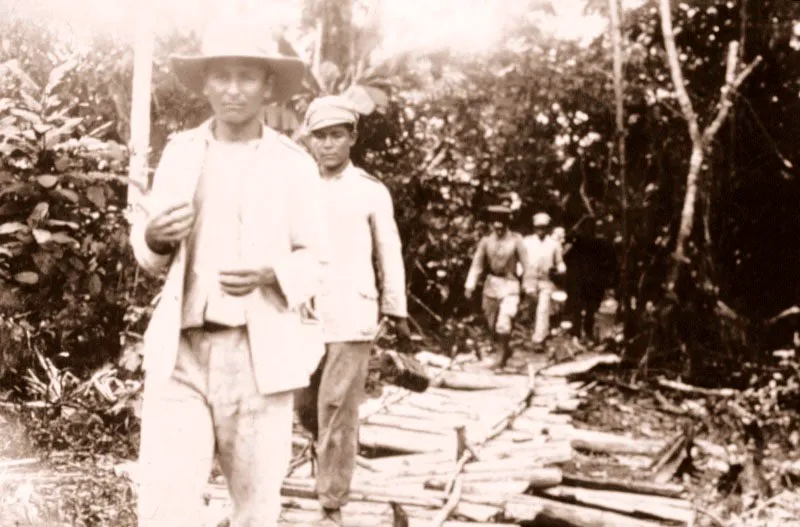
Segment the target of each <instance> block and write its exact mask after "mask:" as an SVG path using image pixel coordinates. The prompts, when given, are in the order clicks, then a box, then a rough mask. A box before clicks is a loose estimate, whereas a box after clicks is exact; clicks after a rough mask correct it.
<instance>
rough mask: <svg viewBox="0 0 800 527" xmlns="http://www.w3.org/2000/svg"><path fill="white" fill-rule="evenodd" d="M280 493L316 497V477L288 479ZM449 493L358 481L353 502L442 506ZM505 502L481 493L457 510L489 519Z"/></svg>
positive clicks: (353, 494)
mask: <svg viewBox="0 0 800 527" xmlns="http://www.w3.org/2000/svg"><path fill="white" fill-rule="evenodd" d="M281 495H282V496H287V497H295V498H306V499H315V498H316V496H317V493H316V491H315V483H314V480H313V479H299V478H287V479H286V480H285V481H284V483H283V487H282V488H281ZM445 499H446V495H445V494H444V493H442V492H437V491H430V490H426V489H424V488H421V487H420V486H417V487H416V488H414V489H402V488H395V487H394V486H393V487H392V488H386V487H382V486H379V485H365V484H362V483H357V484H354V485H352V486H351V488H350V500H351V501H352V502H355V501H362V502H373V503H387V504H388V503H389V502H395V503H398V504H400V505H402V506H404V507H406V506H409V507H426V508H435V509H439V508H440V507H442V506H443V505H444V504H445ZM501 505H502V504H500V503H492V502H489V500H486V499H481V498H480V497H478V496H473V497H467V496H465V497H464V499H463V500H462V501H461V502H459V504H458V506H457V507H456V511H455V513H456V514H458V515H460V516H464V517H466V518H469V519H471V520H475V521H480V522H486V521H489V520H490V519H491V518H494V517H495V516H497V515H498V514H499V513H500V512H501V511H502V506H501Z"/></svg>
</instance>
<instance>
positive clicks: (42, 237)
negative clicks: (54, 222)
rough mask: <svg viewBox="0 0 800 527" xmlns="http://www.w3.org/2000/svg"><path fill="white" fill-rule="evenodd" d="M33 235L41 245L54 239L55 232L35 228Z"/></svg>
mask: <svg viewBox="0 0 800 527" xmlns="http://www.w3.org/2000/svg"><path fill="white" fill-rule="evenodd" d="M33 237H34V239H35V240H36V243H38V244H39V245H45V244H46V243H48V242H49V241H50V240H51V239H52V237H53V234H52V233H51V232H50V231H47V230H45V229H33Z"/></svg>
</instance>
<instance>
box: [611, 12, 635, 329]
mask: <svg viewBox="0 0 800 527" xmlns="http://www.w3.org/2000/svg"><path fill="white" fill-rule="evenodd" d="M608 6H609V13H610V15H611V44H612V48H613V60H614V98H615V100H616V124H617V165H618V168H619V186H620V198H621V206H622V258H621V259H620V284H619V285H620V295H619V296H620V303H619V305H620V307H621V308H622V316H623V317H624V320H625V336H626V337H630V330H631V324H630V320H631V316H630V298H629V296H630V295H629V293H628V289H629V288H628V278H629V277H628V258H629V253H630V233H629V227H628V215H629V214H628V181H627V152H626V150H625V147H626V141H627V135H628V134H627V128H626V126H625V77H624V71H623V67H624V57H623V53H622V2H621V1H620V0H608ZM626 341H627V338H626Z"/></svg>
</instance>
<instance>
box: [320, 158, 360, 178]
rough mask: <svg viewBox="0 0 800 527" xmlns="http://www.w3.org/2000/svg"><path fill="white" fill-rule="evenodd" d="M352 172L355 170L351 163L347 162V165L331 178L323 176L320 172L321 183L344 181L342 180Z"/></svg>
mask: <svg viewBox="0 0 800 527" xmlns="http://www.w3.org/2000/svg"><path fill="white" fill-rule="evenodd" d="M354 170H355V166H354V165H353V162H352V161H348V162H347V164H346V165H345V167H344V168H343V169H342V170H340V171H339V172H338V173H336V174H334V175H332V176H323V175H322V172H321V171H320V177H321V178H322V180H323V181H339V180H341V179H344V178H346V177H348V176H349V175H350V174H352V173H353V172H354Z"/></svg>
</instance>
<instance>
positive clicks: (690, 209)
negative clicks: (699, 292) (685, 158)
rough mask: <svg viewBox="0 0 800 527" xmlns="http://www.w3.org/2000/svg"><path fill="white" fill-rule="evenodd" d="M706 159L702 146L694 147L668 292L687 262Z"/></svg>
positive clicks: (668, 279)
mask: <svg viewBox="0 0 800 527" xmlns="http://www.w3.org/2000/svg"><path fill="white" fill-rule="evenodd" d="M704 158H705V155H704V148H703V145H702V143H701V144H696V143H695V144H693V145H692V155H691V157H690V158H689V173H688V175H687V176H686V194H684V197H683V208H682V209H681V223H680V226H679V227H678V236H677V238H676V241H675V253H674V254H673V258H674V261H673V262H672V266H670V272H669V276H668V277H667V288H666V289H667V291H668V292H674V290H675V284H676V283H677V281H678V276H679V274H680V268H681V266H682V265H683V263H684V262H685V261H686V260H687V258H686V243H687V241H688V240H689V237H690V236H691V234H692V228H693V227H694V209H695V204H696V203H697V189H698V180H699V178H700V171H701V170H702V167H703V160H704Z"/></svg>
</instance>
